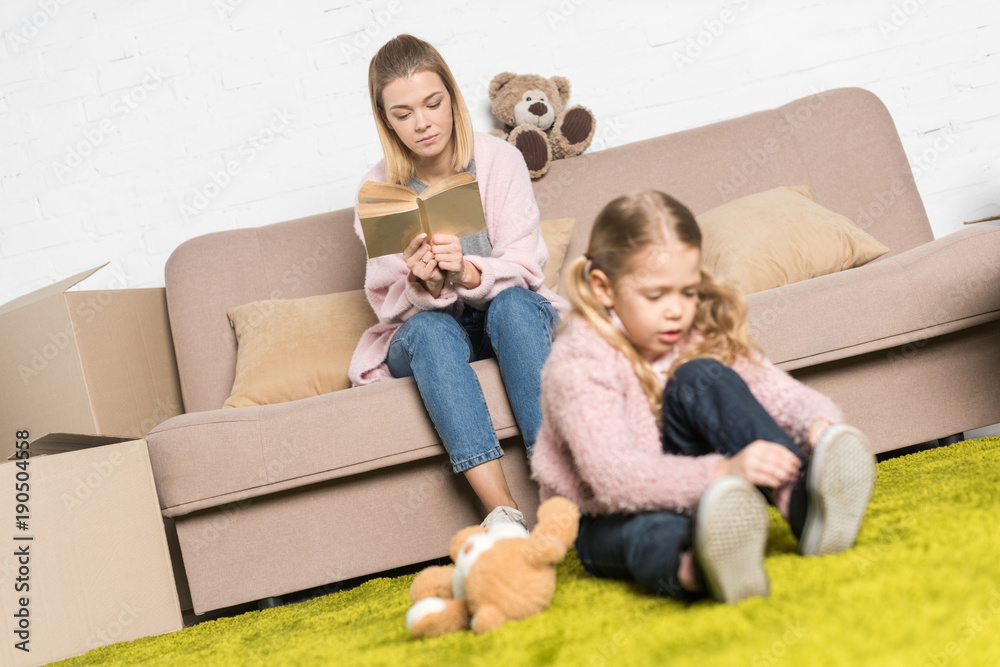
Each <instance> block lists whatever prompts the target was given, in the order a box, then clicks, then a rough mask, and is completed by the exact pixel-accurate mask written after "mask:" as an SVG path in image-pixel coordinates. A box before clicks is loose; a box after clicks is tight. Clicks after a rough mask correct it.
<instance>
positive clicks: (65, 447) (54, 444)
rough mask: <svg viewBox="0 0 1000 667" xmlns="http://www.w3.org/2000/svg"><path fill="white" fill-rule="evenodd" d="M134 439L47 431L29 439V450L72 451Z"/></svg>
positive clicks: (42, 451)
mask: <svg viewBox="0 0 1000 667" xmlns="http://www.w3.org/2000/svg"><path fill="white" fill-rule="evenodd" d="M129 440H135V438H133V437H128V436H118V435H89V434H85V433H47V434H45V435H43V436H42V437H40V438H35V439H34V440H32V441H31V445H30V447H29V450H30V451H31V453H32V454H33V455H34V454H58V453H60V452H73V451H76V450H78V449H87V448H89V447H101V446H103V445H115V444H118V443H119V442H128V441H129Z"/></svg>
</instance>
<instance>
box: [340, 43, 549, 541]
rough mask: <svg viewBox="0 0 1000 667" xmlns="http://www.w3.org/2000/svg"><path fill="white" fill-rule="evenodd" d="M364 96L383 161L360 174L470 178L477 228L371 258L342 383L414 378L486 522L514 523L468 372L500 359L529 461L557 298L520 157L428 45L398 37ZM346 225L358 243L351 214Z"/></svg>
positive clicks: (495, 445)
mask: <svg viewBox="0 0 1000 667" xmlns="http://www.w3.org/2000/svg"><path fill="white" fill-rule="evenodd" d="M368 92H369V95H370V98H371V105H372V111H373V113H374V116H375V124H376V127H377V128H378V134H379V139H380V141H381V143H382V149H383V152H384V154H385V159H384V160H382V161H381V162H379V163H378V164H377V165H376V166H375V167H374V168H372V169H371V170H370V171H369V172H368V173H367V174H365V175H364V177H363V178H362V179H361V180H362V182H364V181H367V180H374V181H382V182H388V183H398V184H402V185H407V186H409V187H411V188H413V189H414V190H416V191H417V192H421V191H422V190H423V189H424V188H426V187H428V186H429V185H432V184H434V183H436V182H438V181H440V180H441V179H443V178H447V177H448V176H451V175H453V174H457V173H460V172H462V171H466V170H467V171H469V172H471V173H472V175H473V176H475V177H476V179H477V180H478V181H479V187H480V194H481V195H482V200H483V210H484V213H485V216H486V230H485V231H482V232H479V233H477V234H472V235H469V236H464V237H462V238H457V237H455V236H449V235H437V236H434V237H433V238H427V237H426V236H425V235H423V234H422V235H420V236H418V237H417V238H415V239H414V240H413V242H411V243H410V245H409V246H408V247H407V248H405V249H404V250H403V252H402V253H399V254H395V255H387V256H383V257H376V258H373V259H369V260H368V265H367V268H366V275H365V291H366V293H367V296H368V300H369V302H370V303H371V305H372V308H373V309H374V311H375V313H376V315H378V319H379V322H378V324H376V325H375V326H374V327H372V328H371V329H369V330H368V331H367V332H366V333H365V335H364V336H363V337H362V339H361V341H360V343H359V344H358V347H357V349H356V350H355V352H354V356H353V358H352V360H351V367H350V371H349V373H350V378H351V381H352V383H353V384H354V385H355V386H357V385H364V384H368V383H371V382H379V381H383V380H388V379H390V378H393V377H409V376H412V377H413V378H414V380H415V381H416V384H417V388H418V390H419V391H420V396H421V398H422V399H423V401H424V406H425V407H426V408H427V412H428V414H429V415H430V418H431V421H432V422H433V423H434V427H435V428H436V429H437V432H438V435H439V436H440V437H441V441H442V443H443V444H444V447H445V449H446V450H447V451H448V455H449V457H450V459H451V465H452V468H453V470H454V471H455V472H456V473H461V474H463V475H464V476H465V478H466V479H467V480H468V481H469V483H470V484H471V486H472V489H473V491H475V493H476V495H477V496H478V498H479V500H480V501H481V502H482V504H483V506H484V507H485V510H486V512H487V516H486V519H485V520H484V522H483V524H484V525H485V526H487V527H488V526H489V525H490V524H491V523H492V522H494V521H504V522H508V523H518V524H520V525H522V526H523V525H524V523H525V522H524V518H523V515H522V514H521V512H520V511H519V510H518V509H517V503H516V502H515V500H514V498H513V497H512V496H511V493H510V489H509V487H508V485H507V481H506V479H505V478H504V474H503V470H502V468H501V467H500V461H499V458H500V457H501V456H502V455H503V452H502V450H501V448H500V444H499V442H498V441H497V437H496V433H495V431H494V430H493V424H492V422H491V420H490V415H489V412H488V410H487V407H486V401H485V399H484V397H483V392H482V388H481V387H480V385H479V382H478V380H477V379H476V375H475V373H474V372H473V370H472V368H471V367H470V366H469V363H470V362H472V361H476V360H479V359H486V358H491V357H496V359H497V362H498V364H499V366H500V373H501V376H502V377H503V381H504V385H505V387H506V390H507V396H508V398H509V399H510V404H511V407H512V408H513V411H514V416H515V418H516V420H517V424H518V428H519V429H520V431H521V435H522V437H523V439H524V443H525V446H526V447H527V450H528V453H529V455H530V453H531V451H532V447H533V445H534V442H535V437H536V434H537V432H538V429H539V427H540V425H541V408H540V405H539V395H540V392H541V369H542V365H543V364H544V363H545V360H546V358H547V357H548V354H549V349H550V347H551V343H552V329H553V327H554V325H555V324H556V323H557V321H558V311H559V310H562V311H566V310H568V305H567V304H566V302H565V301H563V300H562V299H560V298H559V297H557V296H556V295H555V294H554V293H552V292H551V291H549V290H548V289H546V288H545V287H544V286H543V285H542V280H543V278H544V268H545V262H546V260H547V259H548V250H547V249H546V247H545V242H544V241H543V239H542V235H541V231H540V228H539V226H538V206H537V205H536V203H535V199H534V195H533V193H532V189H531V181H530V178H529V176H528V169H527V166H526V165H525V163H524V159H523V158H522V156H521V153H520V152H519V151H518V150H517V149H516V148H514V147H513V146H511V145H510V144H508V143H507V142H505V141H502V140H500V139H497V138H495V137H491V136H489V135H486V134H478V133H473V131H472V123H471V121H470V119H469V112H468V109H467V108H466V105H465V101H464V100H463V98H462V94H461V92H460V91H459V89H458V86H457V85H456V83H455V79H454V77H453V76H452V73H451V70H450V69H449V68H448V65H447V64H446V63H445V62H444V60H443V59H442V58H441V55H440V54H439V53H438V52H437V50H436V49H435V48H434V47H433V46H431V45H430V44H428V43H427V42H424V41H423V40H420V39H417V38H416V37H413V36H411V35H399V36H398V37H396V38H394V39H392V40H390V41H389V42H388V43H386V44H385V45H384V46H383V47H382V48H381V49H380V50H379V52H378V53H377V54H376V55H375V57H374V58H372V61H371V63H370V65H369V70H368ZM354 225H355V230H356V232H357V234H358V236H359V237H360V238H361V239H362V242H363V241H364V237H363V235H362V233H361V225H360V222H359V221H358V219H357V216H355V221H354Z"/></svg>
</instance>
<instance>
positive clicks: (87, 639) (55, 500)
mask: <svg viewBox="0 0 1000 667" xmlns="http://www.w3.org/2000/svg"><path fill="white" fill-rule="evenodd" d="M18 483H20V484H27V487H26V488H27V491H19V490H18V487H16V486H15V484H18ZM20 488H21V489H24V488H25V487H23V486H22V487H20ZM17 493H25V494H27V495H26V496H21V497H18V496H17ZM25 498H27V502H26V503H21V502H20V501H21V500H24V499H25ZM19 504H20V505H22V506H21V507H18V505H19ZM24 505H27V508H25V507H24ZM18 522H22V523H20V524H19V523H18ZM0 616H2V620H0V664H3V665H11V666H18V667H20V666H28V665H42V664H45V663H48V662H50V661H53V660H60V659H63V658H68V657H72V656H75V655H80V654H82V653H85V652H86V651H88V650H90V649H93V648H97V647H99V646H104V645H107V644H112V643H115V642H119V641H129V640H132V639H137V638H139V637H146V636H150V635H156V634H162V633H166V632H172V631H174V630H180V629H181V628H182V627H183V622H182V619H181V611H180V606H179V604H178V601H177V593H176V590H175V587H174V578H173V571H172V569H171V563H170V556H169V554H168V551H167V542H166V538H165V536H164V533H163V520H162V517H161V516H160V509H159V501H158V499H157V497H156V488H155V486H154V484H153V474H152V470H151V469H150V466H149V455H148V453H147V450H146V442H145V441H144V440H132V441H128V442H124V443H120V444H114V445H105V446H99V447H92V448H88V449H81V450H79V451H75V452H67V453H63V454H55V455H49V456H37V457H31V458H29V459H27V465H26V466H25V465H23V460H19V461H7V462H4V463H2V464H0ZM22 642H27V643H26V644H21V643H22ZM18 644H21V646H23V647H24V648H27V649H29V650H28V651H23V650H21V649H20V648H18Z"/></svg>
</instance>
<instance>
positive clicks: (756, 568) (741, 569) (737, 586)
mask: <svg viewBox="0 0 1000 667" xmlns="http://www.w3.org/2000/svg"><path fill="white" fill-rule="evenodd" d="M769 528H770V519H769V518H768V514H767V506H766V505H765V504H764V499H763V497H761V495H760V492H759V491H758V490H757V489H755V488H754V487H753V486H751V485H750V484H749V483H747V482H745V481H743V480H742V479H740V478H738V477H723V478H721V479H719V480H717V481H715V482H713V483H712V485H711V486H709V487H708V489H707V490H706V491H705V494H704V495H703V496H702V498H701V501H700V502H699V504H698V511H697V514H696V516H695V531H694V552H695V557H696V558H697V559H698V564H699V565H700V566H701V571H702V574H703V575H704V578H705V583H706V584H707V585H708V588H709V590H710V592H711V593H712V596H713V597H714V598H715V599H717V600H721V601H722V602H728V603H730V604H732V603H734V602H739V601H740V600H743V599H746V598H749V597H756V596H760V597H766V596H767V595H768V593H769V592H770V584H769V582H768V579H767V572H766V571H765V570H764V549H765V548H766V546H767V535H768V530H769Z"/></svg>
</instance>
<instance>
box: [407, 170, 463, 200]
mask: <svg viewBox="0 0 1000 667" xmlns="http://www.w3.org/2000/svg"><path fill="white" fill-rule="evenodd" d="M475 182H476V177H475V176H473V175H472V174H470V173H469V172H467V171H463V172H462V173H460V174H454V175H452V176H449V177H448V178H442V179H441V180H440V181H438V182H437V183H435V184H434V185H428V186H427V188H426V189H424V191H423V192H421V193H420V194H419V195H417V196H419V197H420V198H421V199H423V200H425V201H426V200H427V199H430V198H431V197H433V196H434V195H436V194H437V193H439V192H444V191H445V190H447V189H449V188H453V187H455V186H456V185H463V184H465V183H475Z"/></svg>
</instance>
